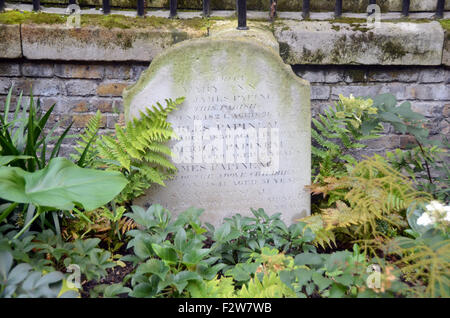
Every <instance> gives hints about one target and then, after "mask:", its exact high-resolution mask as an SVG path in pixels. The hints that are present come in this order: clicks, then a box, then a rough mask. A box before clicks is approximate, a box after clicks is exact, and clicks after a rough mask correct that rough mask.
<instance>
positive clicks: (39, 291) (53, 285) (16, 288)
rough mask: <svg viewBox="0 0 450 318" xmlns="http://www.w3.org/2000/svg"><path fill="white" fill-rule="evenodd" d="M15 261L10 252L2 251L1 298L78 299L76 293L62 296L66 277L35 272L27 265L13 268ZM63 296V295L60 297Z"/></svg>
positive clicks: (69, 292)
mask: <svg viewBox="0 0 450 318" xmlns="http://www.w3.org/2000/svg"><path fill="white" fill-rule="evenodd" d="M13 264H14V259H13V256H12V254H11V253H10V252H9V251H0V297H1V298H11V297H17V298H43V297H45V298H56V297H77V296H78V294H77V293H75V292H74V291H70V290H69V291H66V292H64V293H63V294H61V289H62V285H63V280H64V275H63V274H62V273H60V272H57V271H53V272H50V273H47V274H43V273H41V272H39V271H33V269H32V267H31V266H30V265H28V264H27V263H19V264H16V265H15V266H14V267H13ZM60 294H61V295H60Z"/></svg>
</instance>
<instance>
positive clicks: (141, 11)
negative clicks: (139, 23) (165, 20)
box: [137, 0, 145, 17]
mask: <svg viewBox="0 0 450 318" xmlns="http://www.w3.org/2000/svg"><path fill="white" fill-rule="evenodd" d="M144 1H145V0H137V15H138V16H140V17H143V16H144V15H145V2H144Z"/></svg>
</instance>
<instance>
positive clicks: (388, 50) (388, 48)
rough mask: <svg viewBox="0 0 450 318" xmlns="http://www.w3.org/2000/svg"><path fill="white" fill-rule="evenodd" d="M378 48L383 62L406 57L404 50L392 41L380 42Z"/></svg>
mask: <svg viewBox="0 0 450 318" xmlns="http://www.w3.org/2000/svg"><path fill="white" fill-rule="evenodd" d="M380 42H381V43H379V44H380V47H381V50H382V51H383V60H384V61H386V60H396V59H399V58H402V57H403V56H405V55H406V53H407V52H406V51H405V48H404V47H403V46H402V45H401V44H398V43H395V42H393V41H380Z"/></svg>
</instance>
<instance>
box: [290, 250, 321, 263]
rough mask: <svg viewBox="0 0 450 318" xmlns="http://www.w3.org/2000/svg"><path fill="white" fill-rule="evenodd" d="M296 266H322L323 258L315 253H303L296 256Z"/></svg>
mask: <svg viewBox="0 0 450 318" xmlns="http://www.w3.org/2000/svg"><path fill="white" fill-rule="evenodd" d="M294 262H295V265H299V266H301V265H321V264H322V263H323V261H322V257H321V256H320V255H318V254H314V253H302V254H298V255H297V256H295V260H294Z"/></svg>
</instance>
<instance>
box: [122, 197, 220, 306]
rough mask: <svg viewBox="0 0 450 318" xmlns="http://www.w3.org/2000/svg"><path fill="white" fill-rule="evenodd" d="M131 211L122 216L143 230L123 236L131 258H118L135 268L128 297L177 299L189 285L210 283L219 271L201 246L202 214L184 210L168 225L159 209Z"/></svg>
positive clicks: (206, 250) (161, 210)
mask: <svg viewBox="0 0 450 318" xmlns="http://www.w3.org/2000/svg"><path fill="white" fill-rule="evenodd" d="M132 209H133V213H129V214H126V216H128V217H130V218H132V219H133V220H134V221H135V222H136V223H137V224H138V225H140V226H142V227H143V230H139V229H136V230H131V231H129V232H128V233H127V234H128V235H130V236H131V237H132V239H131V240H130V242H129V243H128V248H130V247H132V248H133V249H134V253H135V256H131V257H127V256H125V257H123V258H122V260H124V261H125V260H127V261H133V262H134V263H135V264H139V265H138V266H137V268H136V272H135V273H134V274H133V275H132V278H131V285H132V287H133V291H132V292H131V293H130V295H131V296H133V297H161V296H181V295H183V294H184V293H185V288H186V286H188V284H189V283H190V282H192V281H201V280H203V279H212V278H213V277H214V276H215V275H216V274H217V272H218V271H219V270H221V269H222V268H223V266H224V265H223V264H220V263H218V264H216V263H217V260H218V258H217V257H212V256H211V255H210V253H211V250H210V249H209V248H204V246H203V245H204V243H203V242H204V241H205V240H206V236H205V235H203V234H204V233H205V232H206V229H204V228H202V226H201V222H200V221H199V216H200V214H201V213H202V212H203V210H198V209H188V210H186V211H185V212H183V213H182V214H180V215H179V216H178V218H177V220H175V221H173V222H171V215H170V213H169V212H168V211H167V210H165V209H163V208H162V206H160V205H152V206H150V207H149V209H148V210H144V209H142V208H140V207H137V206H133V207H132Z"/></svg>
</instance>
